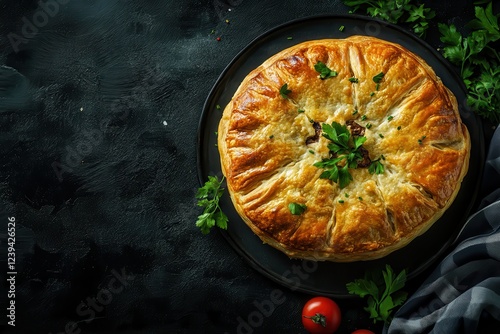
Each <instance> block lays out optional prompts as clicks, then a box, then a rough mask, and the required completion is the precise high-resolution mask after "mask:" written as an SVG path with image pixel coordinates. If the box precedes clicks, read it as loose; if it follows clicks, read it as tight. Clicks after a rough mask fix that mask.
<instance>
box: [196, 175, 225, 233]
mask: <svg viewBox="0 0 500 334" xmlns="http://www.w3.org/2000/svg"><path fill="white" fill-rule="evenodd" d="M223 182H224V177H222V179H221V180H220V181H219V179H218V178H217V176H209V177H208V181H206V182H205V184H204V185H203V187H200V188H198V191H197V192H196V198H197V199H198V203H197V204H198V206H201V207H204V210H203V213H202V214H201V215H199V216H198V219H197V220H196V226H197V227H199V228H200V230H201V233H203V234H208V233H209V232H210V229H211V228H212V227H214V226H217V227H219V228H221V229H224V230H225V229H227V222H228V218H227V216H226V215H225V214H224V212H222V210H221V208H220V206H219V200H220V198H221V196H222V195H223V193H224V188H221V186H222V183H223Z"/></svg>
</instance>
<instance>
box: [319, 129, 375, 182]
mask: <svg viewBox="0 0 500 334" xmlns="http://www.w3.org/2000/svg"><path fill="white" fill-rule="evenodd" d="M322 129H323V137H325V138H327V139H329V140H330V141H331V143H329V144H328V149H329V150H330V154H331V156H332V157H331V158H326V159H323V160H322V161H318V162H316V163H315V164H314V166H315V167H318V168H324V169H325V171H324V172H323V173H321V175H320V178H321V179H330V180H332V181H334V182H336V183H338V184H339V187H340V188H341V189H343V188H345V187H347V186H348V185H349V183H351V181H352V180H353V178H352V175H351V173H350V172H349V169H354V168H358V162H359V161H360V160H362V159H363V153H362V152H361V147H362V146H363V144H364V142H365V141H366V137H365V136H352V135H351V132H350V131H349V129H348V128H347V126H345V125H341V124H340V123H337V122H332V124H331V125H330V124H326V123H323V125H322ZM372 164H373V163H372ZM376 164H377V166H378V165H382V163H380V161H378V160H377V161H376ZM369 171H370V173H372V174H373V173H377V174H382V173H383V172H384V168H383V165H382V167H381V168H380V167H374V168H372V167H371V165H370V167H369Z"/></svg>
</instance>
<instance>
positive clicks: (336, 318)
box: [302, 297, 341, 334]
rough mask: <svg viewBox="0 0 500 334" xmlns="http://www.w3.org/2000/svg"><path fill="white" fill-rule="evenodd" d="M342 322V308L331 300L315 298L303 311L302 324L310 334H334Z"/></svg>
mask: <svg viewBox="0 0 500 334" xmlns="http://www.w3.org/2000/svg"><path fill="white" fill-rule="evenodd" d="M340 320H341V316H340V308H339V306H338V305H337V303H335V302H334V301H333V300H331V299H330V298H326V297H314V298H312V299H310V300H309V301H307V303H306V304H305V305H304V308H303V309H302V324H303V325H304V327H305V329H306V330H307V331H308V332H309V333H314V334H316V333H334V332H335V331H336V330H337V329H338V328H339V326H340Z"/></svg>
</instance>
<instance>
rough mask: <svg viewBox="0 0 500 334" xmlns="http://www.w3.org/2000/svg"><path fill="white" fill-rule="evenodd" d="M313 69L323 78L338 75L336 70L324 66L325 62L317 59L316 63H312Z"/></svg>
mask: <svg viewBox="0 0 500 334" xmlns="http://www.w3.org/2000/svg"><path fill="white" fill-rule="evenodd" d="M314 69H315V70H316V72H318V73H319V77H320V78H321V79H322V80H324V79H327V78H334V77H336V76H337V75H338V73H337V71H333V70H331V69H329V68H328V66H326V64H325V63H323V62H321V61H318V62H317V63H316V65H314Z"/></svg>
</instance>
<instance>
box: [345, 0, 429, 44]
mask: <svg viewBox="0 0 500 334" xmlns="http://www.w3.org/2000/svg"><path fill="white" fill-rule="evenodd" d="M343 2H344V4H345V5H347V6H349V7H353V9H352V11H353V12H355V11H357V10H359V9H364V10H365V11H366V13H367V14H368V15H370V16H372V17H376V18H380V19H382V20H384V21H387V22H390V23H401V22H405V23H408V24H410V25H411V28H412V29H413V32H414V33H415V34H417V35H418V36H420V37H423V36H425V33H426V32H427V29H428V28H429V20H430V19H432V18H434V17H435V16H436V12H435V11H434V10H432V9H430V8H426V7H425V6H424V5H423V4H418V5H415V4H412V3H411V2H412V1H411V0H343Z"/></svg>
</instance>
